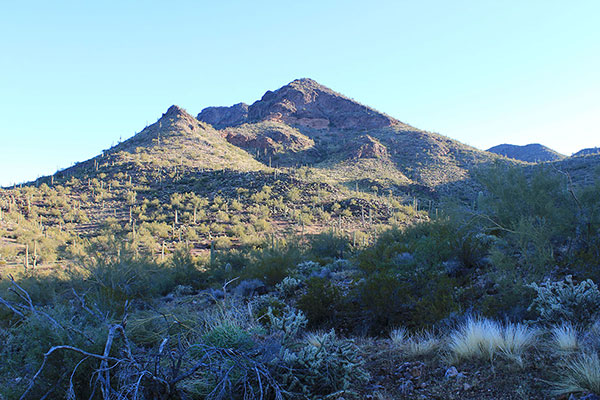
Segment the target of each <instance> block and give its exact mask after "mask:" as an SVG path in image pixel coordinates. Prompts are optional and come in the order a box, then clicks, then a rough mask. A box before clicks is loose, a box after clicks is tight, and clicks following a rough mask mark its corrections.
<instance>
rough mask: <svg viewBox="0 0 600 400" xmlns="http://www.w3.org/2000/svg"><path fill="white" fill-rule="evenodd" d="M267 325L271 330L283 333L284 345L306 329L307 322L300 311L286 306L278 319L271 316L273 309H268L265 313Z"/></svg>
mask: <svg viewBox="0 0 600 400" xmlns="http://www.w3.org/2000/svg"><path fill="white" fill-rule="evenodd" d="M267 316H268V317H269V323H270V325H271V329H272V330H278V331H281V332H283V341H284V343H289V342H290V340H292V339H294V338H296V337H297V336H298V334H299V333H300V331H301V330H302V329H304V328H305V327H306V323H307V322H308V320H307V319H306V317H305V316H304V314H303V313H302V311H300V310H296V309H295V308H292V307H290V306H286V307H285V309H284V310H283V313H282V315H281V316H280V317H278V316H276V315H274V314H273V309H272V308H271V307H269V310H268V311H267Z"/></svg>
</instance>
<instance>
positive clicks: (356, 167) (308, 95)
mask: <svg viewBox="0 0 600 400" xmlns="http://www.w3.org/2000/svg"><path fill="white" fill-rule="evenodd" d="M198 119H199V120H200V121H202V122H206V123H209V124H213V126H214V127H215V128H216V129H219V130H220V132H221V134H222V136H223V137H225V138H226V139H227V140H228V141H229V142H230V143H232V144H235V145H236V146H240V147H242V148H244V149H246V150H247V151H248V152H249V153H250V154H252V155H254V157H255V158H256V159H257V160H259V161H261V162H263V163H264V164H267V165H269V164H270V165H271V166H281V167H290V166H299V165H304V166H308V167H310V168H311V171H312V172H313V173H314V174H315V175H316V176H318V178H319V179H320V180H323V181H327V182H329V183H332V184H333V183H343V184H346V185H347V186H348V187H356V186H357V185H358V186H361V185H368V186H372V185H373V184H380V185H383V186H385V188H386V190H392V191H394V192H395V193H398V194H401V193H408V192H414V190H415V188H421V191H422V192H427V193H430V194H431V193H446V192H448V191H449V188H450V187H454V184H456V183H457V182H461V181H464V180H465V179H466V178H467V177H468V175H469V171H470V170H471V169H473V168H475V167H476V166H477V165H479V164H482V163H486V162H489V161H492V160H494V159H495V158H496V157H494V156H491V155H490V154H489V153H485V152H481V151H479V150H477V149H474V148H472V147H469V146H466V145H463V144H462V143H459V142H457V141H455V140H452V139H449V138H446V137H444V136H441V135H438V134H435V133H431V132H426V131H422V130H419V129H417V128H414V127H412V126H410V125H408V124H405V123H402V122H400V121H398V120H396V119H394V118H392V117H390V116H388V115H386V114H383V113H380V112H378V111H376V110H374V109H372V108H369V107H367V106H364V105H362V104H360V103H358V102H356V101H354V100H352V99H349V98H348V97H346V96H344V95H342V94H339V93H337V92H335V91H333V90H331V89H329V88H327V87H325V86H323V85H321V84H319V83H317V82H315V81H314V80H311V79H306V78H304V79H298V80H295V81H293V82H290V83H289V84H288V85H285V86H283V87H282V88H280V89H278V90H276V91H267V92H266V93H265V95H264V96H263V97H262V98H261V99H260V100H257V101H256V102H254V103H253V104H252V105H250V106H248V105H246V104H243V103H238V104H235V105H233V106H231V107H209V108H206V109H204V110H202V112H200V113H199V114H198Z"/></svg>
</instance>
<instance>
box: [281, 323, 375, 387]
mask: <svg viewBox="0 0 600 400" xmlns="http://www.w3.org/2000/svg"><path fill="white" fill-rule="evenodd" d="M298 345H301V347H300V349H299V350H297V351H295V352H294V351H292V350H290V349H289V348H288V349H286V350H284V351H283V354H282V361H284V362H286V363H287V364H288V365H291V366H292V368H291V369H290V371H293V373H292V372H289V376H287V377H286V378H288V379H289V380H290V381H291V382H290V384H291V385H292V387H295V388H299V389H300V390H301V391H302V392H303V394H304V395H305V396H306V397H308V398H320V396H326V395H329V396H331V395H332V394H339V395H341V394H343V395H344V396H345V398H351V397H357V394H356V392H355V391H353V388H356V387H357V386H360V385H361V384H364V383H366V382H368V380H369V374H368V372H367V371H366V370H365V369H364V361H363V359H362V357H361V356H360V351H359V348H358V346H356V344H355V343H354V341H352V340H345V339H338V338H337V336H336V334H335V331H334V330H333V329H332V330H331V331H329V332H326V333H313V334H309V335H307V336H306V337H305V338H304V340H303V341H302V343H299V344H298Z"/></svg>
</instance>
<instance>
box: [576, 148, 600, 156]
mask: <svg viewBox="0 0 600 400" xmlns="http://www.w3.org/2000/svg"><path fill="white" fill-rule="evenodd" d="M598 153H600V147H589V148H587V149H582V150H579V151H578V152H577V153H573V154H572V155H571V157H581V156H588V155H591V154H598Z"/></svg>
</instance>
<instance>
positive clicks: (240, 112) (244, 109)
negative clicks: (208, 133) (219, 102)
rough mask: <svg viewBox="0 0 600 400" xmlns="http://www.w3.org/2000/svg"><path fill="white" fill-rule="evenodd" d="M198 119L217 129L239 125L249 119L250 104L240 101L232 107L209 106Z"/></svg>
mask: <svg viewBox="0 0 600 400" xmlns="http://www.w3.org/2000/svg"><path fill="white" fill-rule="evenodd" d="M198 120H200V121H202V122H206V123H208V124H211V125H212V126H213V127H215V128H217V129H223V128H225V127H228V126H238V125H242V124H243V123H245V122H247V120H248V104H245V103H238V104H234V105H232V106H231V107H207V108H205V109H204V110H202V111H201V112H200V114H198Z"/></svg>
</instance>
